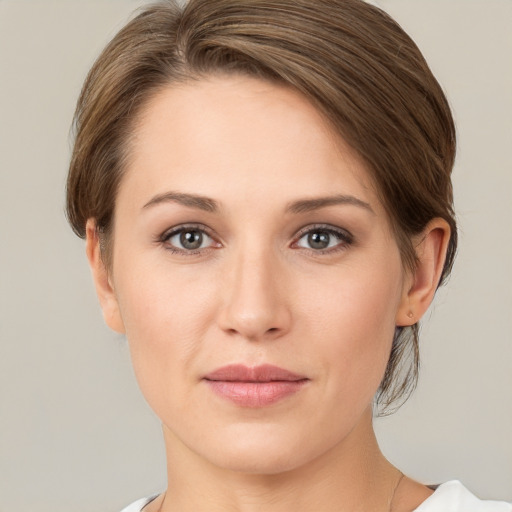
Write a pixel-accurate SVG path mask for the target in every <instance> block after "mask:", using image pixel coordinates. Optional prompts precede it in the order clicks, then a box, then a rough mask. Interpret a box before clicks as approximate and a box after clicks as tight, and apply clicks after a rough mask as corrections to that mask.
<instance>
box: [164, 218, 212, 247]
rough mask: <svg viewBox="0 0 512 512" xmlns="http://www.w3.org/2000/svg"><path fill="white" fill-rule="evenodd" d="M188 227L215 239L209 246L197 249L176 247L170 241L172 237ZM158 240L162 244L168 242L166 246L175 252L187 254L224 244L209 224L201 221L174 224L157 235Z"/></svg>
mask: <svg viewBox="0 0 512 512" xmlns="http://www.w3.org/2000/svg"><path fill="white" fill-rule="evenodd" d="M187 229H188V230H191V231H192V230H194V231H201V232H202V233H204V234H205V235H206V236H207V237H209V238H210V239H211V240H212V241H213V243H212V244H211V245H210V246H209V247H204V248H201V249H196V250H186V249H181V248H180V247H176V246H174V245H170V244H169V243H168V242H169V239H170V238H172V237H173V236H175V235H177V234H179V233H181V232H183V231H186V230H187ZM157 242H158V243H161V244H167V246H166V248H167V249H168V250H172V251H173V252H175V253H180V254H187V255H193V254H198V253H200V252H204V251H207V250H209V249H214V248H218V247H220V246H221V245H222V244H221V243H220V242H219V240H218V237H217V236H216V235H214V234H213V231H212V230H211V229H210V228H209V227H208V226H205V225H204V224H201V223H194V222H187V223H185V224H178V225H176V226H173V227H172V228H168V229H166V230H165V231H164V232H163V233H162V234H160V235H159V236H158V237H157Z"/></svg>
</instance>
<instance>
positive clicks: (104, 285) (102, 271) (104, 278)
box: [85, 219, 125, 334]
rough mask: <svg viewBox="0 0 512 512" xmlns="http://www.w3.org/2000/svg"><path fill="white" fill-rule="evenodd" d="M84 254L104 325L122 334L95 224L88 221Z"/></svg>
mask: <svg viewBox="0 0 512 512" xmlns="http://www.w3.org/2000/svg"><path fill="white" fill-rule="evenodd" d="M85 252H86V254H87V259H88V260H89V266H90V267H91V272H92V278H93V280H94V285H95V287H96V293H97V295H98V299H99V301H100V306H101V309H102V311H103V318H104V319H105V323H106V324H107V325H108V326H109V327H110V328H111V329H112V330H114V331H116V332H118V333H120V334H124V333H125V329H124V324H123V320H122V318H121V314H120V312H119V304H118V302H117V297H116V294H115V292H114V288H113V286H112V282H111V278H110V275H109V272H108V269H107V268H106V267H105V264H104V262H103V260H102V258H101V250H100V239H99V236H98V230H97V228H96V222H95V220H94V219H88V221H87V225H86V243H85Z"/></svg>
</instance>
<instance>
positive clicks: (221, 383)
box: [203, 364, 309, 408]
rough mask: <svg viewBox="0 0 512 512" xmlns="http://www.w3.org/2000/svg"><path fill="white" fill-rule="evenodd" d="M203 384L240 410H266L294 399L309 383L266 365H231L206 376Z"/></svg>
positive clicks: (297, 375)
mask: <svg viewBox="0 0 512 512" xmlns="http://www.w3.org/2000/svg"><path fill="white" fill-rule="evenodd" d="M203 380H204V381H205V382H206V383H207V384H208V386H209V387H210V389H211V390H212V391H213V392H214V393H215V394H217V395H218V396H220V397H222V398H225V399H227V400H229V401H231V402H233V403H234V404H236V405H238V406H240V407H253V408H254V407H265V406H268V405H272V404H274V403H276V402H279V401H281V400H283V399H285V398H287V397H289V396H291V395H294V394H295V393H297V392H298V391H300V389H301V388H302V387H303V386H304V385H305V384H306V383H307V382H308V381H309V379H308V378H307V377H305V376H304V375H299V374H296V373H293V372H290V371H288V370H285V369H284V368H279V367H278V366H273V365H269V364H264V365H260V366H254V367H248V366H245V365H241V364H232V365H228V366H223V367H222V368H218V369H217V370H214V371H213V372H211V373H209V374H207V375H205V376H204V377H203Z"/></svg>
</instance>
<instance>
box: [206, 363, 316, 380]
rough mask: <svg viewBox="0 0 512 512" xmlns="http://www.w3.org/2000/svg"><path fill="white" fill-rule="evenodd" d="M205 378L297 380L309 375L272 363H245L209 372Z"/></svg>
mask: <svg viewBox="0 0 512 512" xmlns="http://www.w3.org/2000/svg"><path fill="white" fill-rule="evenodd" d="M204 379H205V380H212V381H224V382H272V381H289V382H295V381H299V380H305V379H307V377H305V376H304V375H298V374H296V373H293V372H290V371H289V370H285V369H284V368H279V367H278V366H273V365H271V364H262V365H260V366H252V367H249V366H245V365H243V364H230V365H227V366H223V367H221V368H218V369H216V370H214V371H212V372H210V373H208V374H207V375H205V376H204Z"/></svg>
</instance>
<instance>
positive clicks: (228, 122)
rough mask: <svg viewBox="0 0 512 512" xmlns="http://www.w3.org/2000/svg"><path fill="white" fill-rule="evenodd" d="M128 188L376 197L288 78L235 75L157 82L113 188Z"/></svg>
mask: <svg viewBox="0 0 512 512" xmlns="http://www.w3.org/2000/svg"><path fill="white" fill-rule="evenodd" d="M336 187H337V189H336V190H334V188H336ZM128 188H129V189H133V190H137V192H138V193H139V194H140V195H144V194H145V195H151V194H155V193H159V192H162V191H164V189H169V190H175V189H176V188H178V189H179V190H180V191H184V192H193V193H196V194H200V195H206V196H214V197H217V196H218V197H219V198H220V199H221V200H222V198H223V197H229V196H231V198H234V197H238V198H239V199H240V200H242V199H243V198H244V197H245V199H248V198H253V197H255V196H256V195H259V196H260V198H261V197H263V196H264V195H265V193H272V192H276V191H278V192H279V193H280V196H281V198H282V199H283V200H286V199H289V200H293V199H294V198H295V197H294V196H297V195H299V196H315V195H326V192H331V193H334V192H337V193H340V194H341V193H347V192H351V193H357V194H358V195H360V196H364V197H362V199H363V200H370V199H371V201H372V202H373V203H374V202H375V201H376V198H375V195H374V193H373V190H372V189H373V187H372V183H371V180H370V177H369V174H368V172H367V170H366V168H365V165H364V164H363V162H362V159H361V158H360V157H359V155H358V154H357V153H356V152H355V151H354V150H352V149H351V148H350V147H349V146H348V145H347V144H346V143H345V142H344V141H343V140H342V139H341V138H340V137H339V136H338V135H336V134H335V133H334V132H333V130H332V129H331V128H330V126H329V124H328V123H327V121H326V120H325V119H324V118H323V116H322V114H321V113H320V112H319V111H318V110H317V109H316V108H315V107H313V106H312V105H311V103H310V102H308V101H307V100H306V99H305V98H304V97H303V96H302V95H301V94H300V93H298V92H296V91H294V90H293V89H291V88H289V87H286V86H282V85H278V84H274V83H269V82H265V81H262V80H257V79H254V78H248V77H242V76H230V77H215V78H210V79H208V80H206V79H205V80H200V81H194V82H188V83H185V84H179V85H171V86H169V87H168V88H166V89H164V90H162V91H159V93H158V94H157V95H155V96H154V97H153V98H152V99H151V100H150V101H149V102H148V104H147V106H146V108H145V109H144V111H143V112H142V113H141V115H140V117H139V119H138V123H137V125H136V127H135V131H134V136H133V138H132V140H131V144H130V152H129V158H128V165H127V167H126V175H125V176H124V178H123V181H122V183H121V192H122V190H123V189H128Z"/></svg>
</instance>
